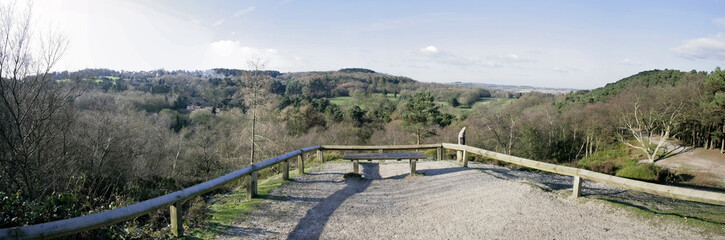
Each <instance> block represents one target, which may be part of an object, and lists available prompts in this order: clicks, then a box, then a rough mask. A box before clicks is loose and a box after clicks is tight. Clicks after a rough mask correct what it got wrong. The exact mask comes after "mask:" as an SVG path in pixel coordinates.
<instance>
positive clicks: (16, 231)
mask: <svg viewBox="0 0 725 240" xmlns="http://www.w3.org/2000/svg"><path fill="white" fill-rule="evenodd" d="M422 149H436V150H437V151H436V152H437V155H436V156H437V157H436V158H437V159H438V160H442V159H443V156H444V149H449V150H455V151H459V152H461V153H462V156H467V155H468V154H469V153H473V154H479V155H481V156H485V157H488V158H493V159H496V160H499V161H504V162H509V163H513V164H517V165H521V166H524V167H528V168H534V169H538V170H542V171H547V172H553V173H558V174H563V175H569V176H574V181H573V185H574V186H573V190H574V194H573V196H575V197H577V196H579V194H580V189H581V178H584V179H588V180H591V181H596V182H602V183H606V184H610V185H613V186H618V187H623V188H628V189H632V190H637V191H642V192H647V193H652V194H657V195H662V196H667V197H672V198H677V199H684V200H690V201H698V202H704V203H710V204H717V205H725V194H723V193H717V192H709V191H702V190H695V189H688V188H681V187H674V186H666V185H659V184H654V183H648V182H642V181H637V180H631V179H626V178H621V177H616V176H611V175H607V174H602V173H597V172H592V171H588V170H584V169H578V168H572V167H566V166H559V165H555V164H550V163H544V162H538V161H534V160H529V159H525V158H519V157H514V156H510V155H506V154H501V153H496V152H491V151H487V150H483V149H480V148H475V147H470V146H466V145H459V144H449V143H443V144H425V145H392V146H343V145H323V146H313V147H307V148H302V149H298V150H295V151H292V152H288V153H285V154H283V155H280V156H277V157H274V158H270V159H267V160H265V161H262V162H259V163H255V164H253V165H250V166H247V167H244V168H241V169H239V170H236V171H234V172H231V173H228V174H226V175H224V176H221V177H218V178H215V179H212V180H209V181H206V182H203V183H200V184H197V185H194V186H192V187H189V188H186V189H183V190H179V191H176V192H173V193H170V194H167V195H163V196H160V197H156V198H153V199H149V200H146V201H142V202H139V203H135V204H132V205H128V206H125V207H121V208H117V209H113V210H108V211H104V212H100V213H95V214H91V215H87V216H82V217H76V218H70V219H64V220H59V221H55V222H48V223H41V224H36V225H30V226H23V227H15V228H6V229H0V240H2V239H47V238H54V237H60V236H65V235H69V234H73V233H77V232H82V231H87V230H91V229H96V228H101V227H104V226H108V225H111V224H114V223H118V222H122V221H126V220H130V219H133V218H135V217H138V216H141V215H144V214H148V213H150V212H152V211H156V210H158V209H161V208H163V207H170V215H171V216H170V218H171V224H170V225H171V230H172V233H173V234H174V235H175V236H177V237H179V236H182V235H183V228H182V227H181V226H182V221H181V219H182V217H181V216H182V214H183V211H182V209H181V205H182V203H183V202H184V201H186V200H188V199H190V198H192V197H194V196H198V195H201V194H204V193H207V192H210V191H212V190H214V189H217V188H219V187H221V186H223V185H224V184H227V183H229V182H231V181H234V180H237V179H240V178H241V177H244V176H249V177H248V178H247V179H248V180H247V181H248V182H247V194H248V195H247V196H248V197H250V198H251V197H254V196H255V195H256V193H257V179H256V178H257V172H258V171H260V170H262V169H265V168H268V167H271V166H274V165H276V164H279V163H281V164H282V168H283V170H282V171H283V178H284V179H287V178H288V176H289V175H288V172H289V161H290V160H291V159H292V158H294V157H295V156H297V160H298V166H299V171H300V173H304V161H303V160H304V159H303V157H302V154H304V153H306V152H309V151H315V150H316V151H317V157H318V160H319V161H320V162H322V160H323V159H324V158H323V157H322V154H323V151H324V150H327V151H330V150H332V151H369V150H377V151H379V152H382V151H384V150H388V151H397V150H422ZM461 161H462V165H463V166H464V167H467V165H468V159H467V158H466V157H463V159H461Z"/></svg>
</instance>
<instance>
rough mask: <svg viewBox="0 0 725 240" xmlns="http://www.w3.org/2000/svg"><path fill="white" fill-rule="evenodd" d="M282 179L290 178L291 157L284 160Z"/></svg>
mask: <svg viewBox="0 0 725 240" xmlns="http://www.w3.org/2000/svg"><path fill="white" fill-rule="evenodd" d="M282 179H283V180H289V158H288V159H285V160H284V161H282Z"/></svg>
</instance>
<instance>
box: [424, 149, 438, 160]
mask: <svg viewBox="0 0 725 240" xmlns="http://www.w3.org/2000/svg"><path fill="white" fill-rule="evenodd" d="M425 156H426V157H428V158H433V159H435V158H437V157H438V152H437V150H436V149H435V148H434V149H428V150H425Z"/></svg>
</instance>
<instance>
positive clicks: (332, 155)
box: [322, 152, 342, 162]
mask: <svg viewBox="0 0 725 240" xmlns="http://www.w3.org/2000/svg"><path fill="white" fill-rule="evenodd" d="M322 158H323V160H324V161H325V162H329V161H334V160H340V159H342V154H340V153H331V152H326V153H323V154H322Z"/></svg>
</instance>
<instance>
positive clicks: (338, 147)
mask: <svg viewBox="0 0 725 240" xmlns="http://www.w3.org/2000/svg"><path fill="white" fill-rule="evenodd" d="M437 147H441V144H421V145H381V146H347V145H322V146H320V148H321V149H322V150H349V151H357V150H360V151H362V150H378V149H385V150H416V149H433V148H437Z"/></svg>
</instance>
